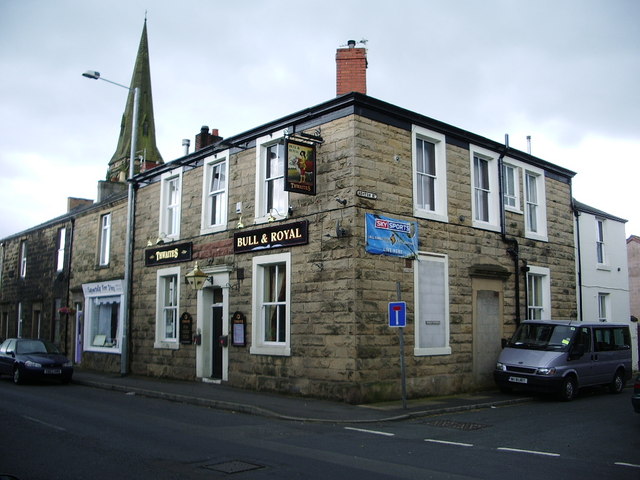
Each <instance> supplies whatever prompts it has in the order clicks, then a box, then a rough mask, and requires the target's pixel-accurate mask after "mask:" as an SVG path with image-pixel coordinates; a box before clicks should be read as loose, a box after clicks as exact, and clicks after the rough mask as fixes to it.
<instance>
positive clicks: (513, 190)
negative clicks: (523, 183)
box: [502, 163, 520, 212]
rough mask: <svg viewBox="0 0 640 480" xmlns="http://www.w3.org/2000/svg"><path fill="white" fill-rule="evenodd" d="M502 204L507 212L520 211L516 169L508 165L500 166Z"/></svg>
mask: <svg viewBox="0 0 640 480" xmlns="http://www.w3.org/2000/svg"><path fill="white" fill-rule="evenodd" d="M502 180H503V181H502V186H503V197H502V199H503V202H504V207H505V208H506V209H507V210H512V211H515V212H519V211H520V200H519V195H520V192H519V182H518V167H516V166H515V165H510V164H508V163H503V164H502Z"/></svg>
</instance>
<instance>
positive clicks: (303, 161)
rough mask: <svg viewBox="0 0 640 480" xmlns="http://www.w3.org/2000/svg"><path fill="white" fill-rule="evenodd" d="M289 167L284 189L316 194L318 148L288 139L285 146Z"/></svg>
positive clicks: (286, 172)
mask: <svg viewBox="0 0 640 480" xmlns="http://www.w3.org/2000/svg"><path fill="white" fill-rule="evenodd" d="M284 151H285V162H286V165H287V168H286V171H285V179H284V189H285V190H286V191H288V192H295V193H303V194H305V195H315V194H316V146H315V145H312V144H309V143H304V142H300V141H297V140H291V139H287V140H286V141H285V144H284Z"/></svg>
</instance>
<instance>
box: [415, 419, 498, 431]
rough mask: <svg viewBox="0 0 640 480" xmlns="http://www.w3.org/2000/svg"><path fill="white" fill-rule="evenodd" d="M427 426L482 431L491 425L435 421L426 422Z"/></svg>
mask: <svg viewBox="0 0 640 480" xmlns="http://www.w3.org/2000/svg"><path fill="white" fill-rule="evenodd" d="M426 423H427V425H431V426H433V427H442V428H455V429H456V430H466V431H469V430H480V429H482V428H487V427H488V426H489V425H484V424H482V423H472V422H456V421H455V420H433V421H431V422H426Z"/></svg>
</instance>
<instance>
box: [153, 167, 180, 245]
mask: <svg viewBox="0 0 640 480" xmlns="http://www.w3.org/2000/svg"><path fill="white" fill-rule="evenodd" d="M173 182H175V184H176V186H177V203H176V204H172V205H170V204H169V202H170V200H171V197H170V189H169V186H170V185H171V183H173ZM169 209H171V210H172V213H173V216H171V215H169ZM181 217H182V167H180V168H176V169H173V170H171V171H170V172H166V173H164V174H162V177H161V191H160V216H159V218H160V222H159V229H158V237H159V238H163V239H165V238H166V239H167V240H169V241H173V240H177V239H179V238H180V221H181ZM171 219H173V223H174V225H173V226H171V227H175V231H170V229H169V227H170V225H169V222H170V221H171Z"/></svg>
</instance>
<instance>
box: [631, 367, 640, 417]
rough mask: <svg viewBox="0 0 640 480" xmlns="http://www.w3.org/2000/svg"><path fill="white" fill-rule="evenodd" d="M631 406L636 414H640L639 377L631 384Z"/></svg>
mask: <svg viewBox="0 0 640 480" xmlns="http://www.w3.org/2000/svg"><path fill="white" fill-rule="evenodd" d="M631 404H632V405H633V409H634V410H635V411H636V413H640V375H638V376H637V377H636V381H635V382H633V395H632V396H631Z"/></svg>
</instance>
